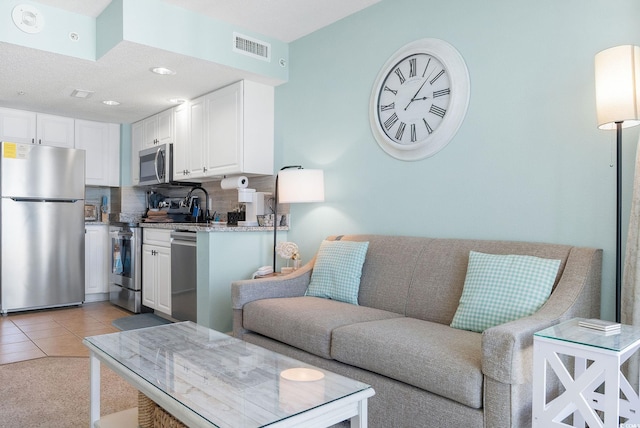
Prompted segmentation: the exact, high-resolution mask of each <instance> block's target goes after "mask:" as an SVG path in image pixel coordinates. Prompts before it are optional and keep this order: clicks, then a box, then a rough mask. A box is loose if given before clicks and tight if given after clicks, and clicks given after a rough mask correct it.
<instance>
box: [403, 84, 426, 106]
mask: <svg viewBox="0 0 640 428" xmlns="http://www.w3.org/2000/svg"><path fill="white" fill-rule="evenodd" d="M427 80H428V79H424V82H422V85H420V87H419V88H418V90H417V91H416V93H415V95H414V96H413V98H411V101H409V104H407V106H406V107H405V108H404V111H407V109H408V108H409V106H410V105H411V103H412V102H414V101H417V100H419V99H420V98H416V97H417V96H418V94H419V93H420V91H421V90H422V88H423V87H424V85H425V83H427ZM423 99H426V98H423Z"/></svg>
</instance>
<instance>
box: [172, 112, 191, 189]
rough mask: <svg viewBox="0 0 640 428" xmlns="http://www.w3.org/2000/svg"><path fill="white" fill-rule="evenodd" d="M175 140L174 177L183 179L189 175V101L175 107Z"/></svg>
mask: <svg viewBox="0 0 640 428" xmlns="http://www.w3.org/2000/svg"><path fill="white" fill-rule="evenodd" d="M173 123H174V126H175V140H174V142H173V179H174V180H182V179H185V178H186V176H187V171H188V170H189V164H188V162H187V159H188V156H189V155H188V154H189V148H190V141H189V103H184V104H181V105H179V106H177V107H175V108H174V109H173Z"/></svg>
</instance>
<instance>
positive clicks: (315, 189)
mask: <svg viewBox="0 0 640 428" xmlns="http://www.w3.org/2000/svg"><path fill="white" fill-rule="evenodd" d="M300 202H324V173H323V171H322V170H321V169H304V168H302V167H301V166H300V165H290V166H285V167H282V168H281V169H280V171H279V172H278V173H277V174H276V195H275V198H274V204H273V205H274V207H273V213H274V216H273V218H274V220H273V271H274V272H276V234H277V233H278V226H280V224H278V223H279V222H278V203H283V204H295V203H300Z"/></svg>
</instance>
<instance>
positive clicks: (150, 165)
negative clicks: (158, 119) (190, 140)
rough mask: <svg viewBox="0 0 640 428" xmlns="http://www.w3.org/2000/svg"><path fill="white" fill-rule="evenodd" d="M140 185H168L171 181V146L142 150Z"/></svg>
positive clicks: (140, 154)
mask: <svg viewBox="0 0 640 428" xmlns="http://www.w3.org/2000/svg"><path fill="white" fill-rule="evenodd" d="M138 157H139V162H140V183H139V184H140V185H157V184H167V183H169V182H170V181H171V178H172V177H171V171H170V169H171V168H170V162H171V145H170V144H165V145H162V146H158V147H151V148H148V149H144V150H140V152H139V155H138Z"/></svg>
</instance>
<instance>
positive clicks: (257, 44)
mask: <svg viewBox="0 0 640 428" xmlns="http://www.w3.org/2000/svg"><path fill="white" fill-rule="evenodd" d="M233 51H234V52H237V53H240V54H243V55H247V56H250V57H253V58H258V59H261V60H263V61H269V62H271V44H270V43H266V42H263V41H261V40H257V39H254V38H251V37H247V36H244V35H242V34H239V33H233Z"/></svg>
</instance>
